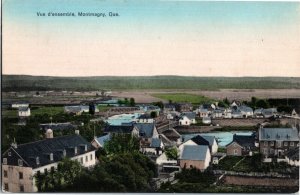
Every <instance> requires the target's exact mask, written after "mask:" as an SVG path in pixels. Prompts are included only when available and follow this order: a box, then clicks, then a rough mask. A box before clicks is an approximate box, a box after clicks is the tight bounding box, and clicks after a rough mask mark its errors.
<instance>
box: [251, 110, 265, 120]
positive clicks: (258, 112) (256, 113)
mask: <svg viewBox="0 0 300 195" xmlns="http://www.w3.org/2000/svg"><path fill="white" fill-rule="evenodd" d="M263 110H264V109H263V108H257V109H255V110H254V112H253V116H254V117H256V118H263V117H264V115H263Z"/></svg>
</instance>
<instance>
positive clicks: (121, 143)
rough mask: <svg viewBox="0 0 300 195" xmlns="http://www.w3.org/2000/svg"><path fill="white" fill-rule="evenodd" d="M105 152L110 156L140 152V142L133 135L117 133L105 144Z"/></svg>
mask: <svg viewBox="0 0 300 195" xmlns="http://www.w3.org/2000/svg"><path fill="white" fill-rule="evenodd" d="M104 150H105V152H106V153H107V154H110V155H114V154H120V153H127V152H134V151H138V150H139V140H138V139H137V138H136V137H134V136H132V135H131V134H124V133H115V134H112V136H111V139H110V140H108V141H106V142H105V143H104Z"/></svg>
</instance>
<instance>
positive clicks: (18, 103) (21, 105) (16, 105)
mask: <svg viewBox="0 0 300 195" xmlns="http://www.w3.org/2000/svg"><path fill="white" fill-rule="evenodd" d="M20 107H25V108H26V107H27V108H28V107H29V103H26V102H16V103H12V104H11V108H20Z"/></svg>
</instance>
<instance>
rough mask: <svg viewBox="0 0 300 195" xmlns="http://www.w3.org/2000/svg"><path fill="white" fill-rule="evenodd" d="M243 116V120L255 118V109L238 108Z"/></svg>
mask: <svg viewBox="0 0 300 195" xmlns="http://www.w3.org/2000/svg"><path fill="white" fill-rule="evenodd" d="M238 109H239V110H240V111H241V114H242V115H243V118H248V117H253V109H252V108H250V107H249V106H245V105H242V106H240V107H239V108H238Z"/></svg>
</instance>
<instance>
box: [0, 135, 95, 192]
mask: <svg viewBox="0 0 300 195" xmlns="http://www.w3.org/2000/svg"><path fill="white" fill-rule="evenodd" d="M51 134H52V135H51ZM65 157H68V158H70V159H71V160H76V161H79V162H80V163H81V164H82V166H84V167H90V166H94V165H95V163H96V161H95V148H94V147H93V146H92V145H91V144H90V143H89V142H88V141H86V140H85V139H84V138H82V137H81V136H80V135H76V134H74V135H67V136H61V137H54V138H53V132H52V131H51V130H49V131H48V132H47V139H44V140H40V141H35V142H31V143H26V144H21V145H17V144H16V143H15V144H13V145H12V146H11V147H10V148H9V149H8V150H6V151H5V152H4V153H3V156H2V171H3V172H2V173H3V175H2V186H3V187H2V189H3V190H4V191H8V192H15V193H19V192H37V190H38V189H37V186H36V183H35V178H34V175H35V174H39V173H44V172H47V171H51V170H55V169H56V168H57V165H58V163H59V162H60V161H61V160H62V159H63V158H65Z"/></svg>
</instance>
